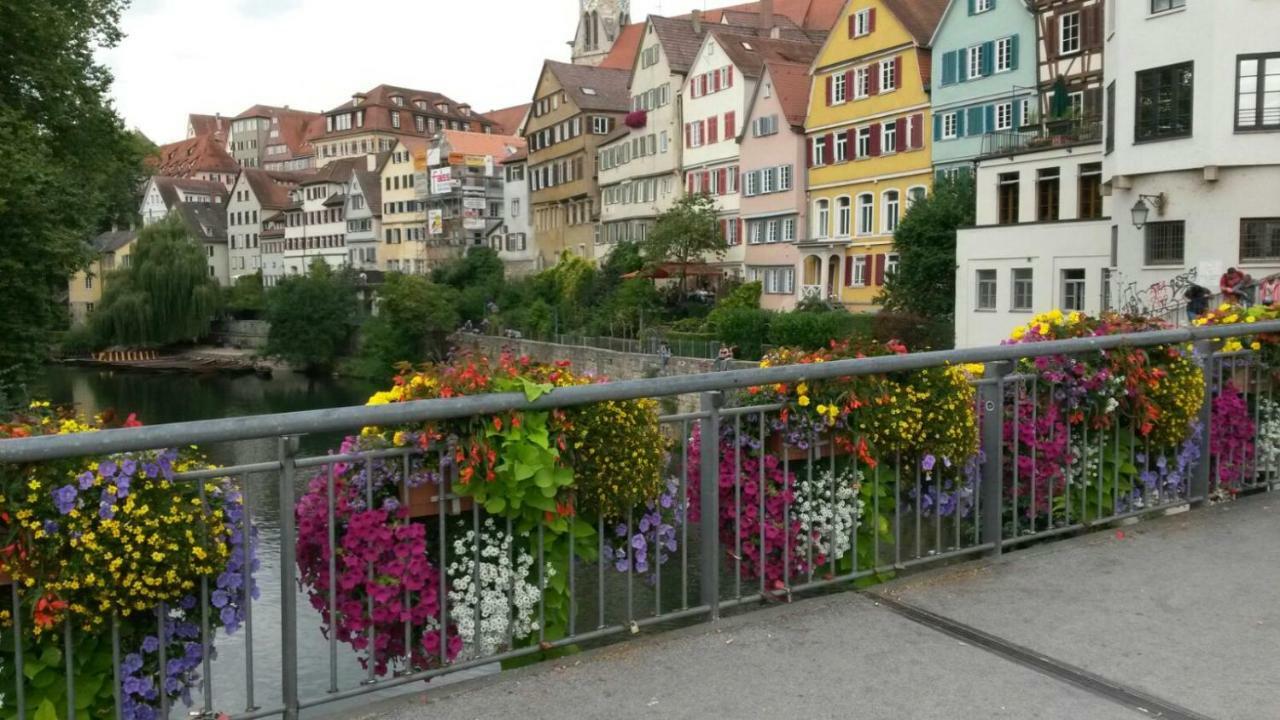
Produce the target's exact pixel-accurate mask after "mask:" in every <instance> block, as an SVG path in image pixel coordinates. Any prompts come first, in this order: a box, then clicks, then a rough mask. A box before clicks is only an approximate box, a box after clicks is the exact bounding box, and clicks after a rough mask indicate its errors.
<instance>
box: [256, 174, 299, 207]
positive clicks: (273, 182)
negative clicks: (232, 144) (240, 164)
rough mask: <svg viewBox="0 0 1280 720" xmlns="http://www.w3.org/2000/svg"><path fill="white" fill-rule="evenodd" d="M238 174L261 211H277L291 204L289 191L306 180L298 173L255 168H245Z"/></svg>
mask: <svg viewBox="0 0 1280 720" xmlns="http://www.w3.org/2000/svg"><path fill="white" fill-rule="evenodd" d="M240 172H241V175H242V177H243V178H244V180H245V182H247V183H248V184H249V189H251V190H253V195H254V197H256V198H257V199H258V203H259V204H260V205H262V209H263V210H267V209H271V210H279V209H280V208H283V207H285V206H286V205H288V204H289V203H290V202H291V201H290V200H289V191H290V190H292V189H293V188H295V187H297V186H298V183H300V182H302V180H304V179H305V178H306V176H305V175H304V174H300V173H286V172H274V171H269V170H259V169H257V168H245V169H244V170H241V171H240Z"/></svg>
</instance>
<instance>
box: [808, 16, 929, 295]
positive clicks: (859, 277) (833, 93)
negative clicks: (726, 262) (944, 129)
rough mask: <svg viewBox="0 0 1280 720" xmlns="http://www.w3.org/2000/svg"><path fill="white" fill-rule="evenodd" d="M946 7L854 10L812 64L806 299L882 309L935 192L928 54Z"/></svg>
mask: <svg viewBox="0 0 1280 720" xmlns="http://www.w3.org/2000/svg"><path fill="white" fill-rule="evenodd" d="M946 6H947V0H850V2H848V3H846V5H845V8H844V11H843V13H842V15H841V17H840V21H839V22H837V23H836V25H835V28H834V29H833V30H832V31H831V33H830V34H829V35H828V36H827V40H826V43H825V44H824V45H823V47H822V50H821V52H819V53H818V57H817V59H816V60H814V62H813V66H812V72H811V73H810V74H811V76H812V83H813V87H812V92H811V93H810V96H809V113H808V118H807V120H806V122H805V134H806V136H807V143H808V148H807V152H808V155H809V198H808V202H809V208H808V213H809V221H808V226H809V230H808V233H807V237H805V238H802V239H801V240H800V241H799V242H798V246H799V249H800V254H801V256H802V258H803V260H802V269H803V271H802V274H801V289H802V292H803V293H805V294H806V295H810V296H813V295H817V296H821V297H829V298H833V299H837V300H839V301H841V302H843V303H845V304H846V305H847V306H849V307H850V308H851V309H856V310H870V309H873V301H874V299H875V297H876V295H878V294H879V293H880V290H881V287H882V286H883V285H884V277H885V274H886V273H892V272H894V271H895V270H896V268H897V256H896V255H895V254H894V253H893V232H894V230H895V229H896V228H897V226H898V222H899V221H900V220H901V219H902V216H903V215H904V214H905V213H906V212H907V210H908V208H910V206H911V204H912V203H913V202H914V201H915V200H917V199H919V198H921V197H923V196H924V195H925V194H927V193H928V191H929V189H930V187H931V186H932V158H931V149H930V141H931V138H932V133H931V132H929V131H928V128H929V127H930V123H931V122H932V121H931V119H930V114H929V95H928V92H927V90H926V88H928V86H929V71H930V56H929V49H928V44H929V40H930V38H931V37H932V35H933V32H934V29H935V28H936V27H937V25H938V22H939V21H940V20H941V18H942V14H943V12H944V11H945V10H946Z"/></svg>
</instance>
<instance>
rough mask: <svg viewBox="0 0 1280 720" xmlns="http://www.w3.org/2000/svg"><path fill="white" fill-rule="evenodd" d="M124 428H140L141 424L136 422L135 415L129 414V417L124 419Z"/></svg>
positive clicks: (136, 417)
mask: <svg viewBox="0 0 1280 720" xmlns="http://www.w3.org/2000/svg"><path fill="white" fill-rule="evenodd" d="M124 426H125V427H127V428H135V427H142V423H140V422H138V416H137V415H136V414H134V413H129V417H127V418H125V419H124Z"/></svg>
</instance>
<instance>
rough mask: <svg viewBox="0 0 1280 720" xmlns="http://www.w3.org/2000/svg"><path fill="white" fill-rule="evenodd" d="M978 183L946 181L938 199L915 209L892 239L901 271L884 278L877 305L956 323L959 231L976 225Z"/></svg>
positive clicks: (937, 186)
mask: <svg viewBox="0 0 1280 720" xmlns="http://www.w3.org/2000/svg"><path fill="white" fill-rule="evenodd" d="M974 204H975V199H974V188H973V180H972V178H970V177H969V175H967V174H963V173H962V174H961V175H959V176H958V177H957V178H956V179H947V178H941V179H939V180H938V182H937V183H936V184H935V185H934V187H933V193H932V194H930V195H929V196H928V197H926V198H924V199H923V200H920V201H919V202H917V203H916V204H915V205H913V206H912V207H911V211H910V212H908V213H907V214H906V215H905V216H904V217H903V218H902V222H901V223H899V224H898V230H897V232H895V233H894V235H893V244H894V248H895V249H896V250H897V252H898V257H899V263H900V264H899V266H898V271H897V272H896V273H894V274H892V275H889V276H887V277H886V278H885V288H884V291H883V292H882V293H881V295H880V297H879V298H878V301H879V302H881V303H882V304H883V305H884V306H885V308H887V309H889V310H893V311H897V312H906V313H912V314H915V315H920V316H923V317H954V315H955V296H956V229H957V228H961V227H967V226H971V225H973V223H974Z"/></svg>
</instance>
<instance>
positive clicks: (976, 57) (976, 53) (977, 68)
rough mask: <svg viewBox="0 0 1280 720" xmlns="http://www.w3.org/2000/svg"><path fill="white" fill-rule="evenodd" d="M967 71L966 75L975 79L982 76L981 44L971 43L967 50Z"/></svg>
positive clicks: (970, 78)
mask: <svg viewBox="0 0 1280 720" xmlns="http://www.w3.org/2000/svg"><path fill="white" fill-rule="evenodd" d="M967 57H968V67H969V71H968V74H967V75H966V77H967V78H968V79H969V80H977V79H978V78H980V77H982V46H981V45H972V46H970V47H969V48H968V50H967Z"/></svg>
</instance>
